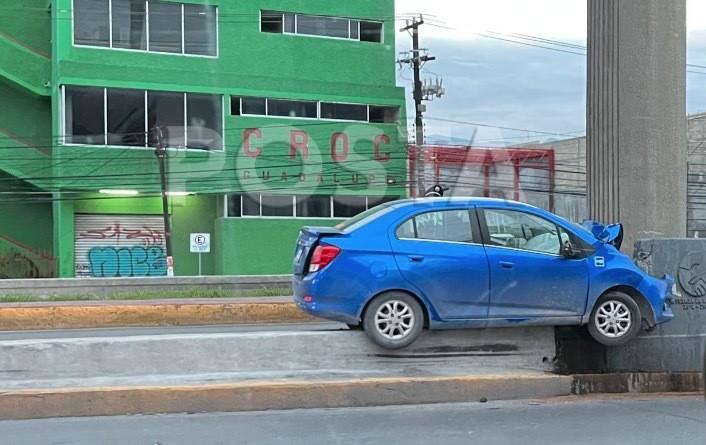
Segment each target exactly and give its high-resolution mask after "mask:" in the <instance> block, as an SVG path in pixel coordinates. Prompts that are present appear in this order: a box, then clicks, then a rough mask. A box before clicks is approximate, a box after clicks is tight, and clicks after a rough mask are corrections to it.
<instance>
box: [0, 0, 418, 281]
mask: <svg viewBox="0 0 706 445" xmlns="http://www.w3.org/2000/svg"><path fill="white" fill-rule="evenodd" d="M4 3H5V4H3V5H0V277H5V278H8V277H13V278H14V277H49V276H57V277H73V276H80V277H119V276H154V275H164V274H165V273H166V255H165V242H164V238H165V236H164V223H163V212H162V208H163V207H162V200H161V191H162V188H161V184H160V175H159V168H158V165H159V164H158V160H157V157H156V156H155V153H156V150H155V147H157V146H160V147H164V146H166V147H167V161H166V182H167V185H166V190H168V195H169V203H168V208H169V214H170V222H171V226H172V236H171V239H172V246H173V254H174V270H175V274H176V275H177V276H180V275H196V274H197V273H198V264H199V261H198V255H197V254H195V253H191V250H192V249H191V242H190V236H191V234H196V233H204V234H209V235H210V241H211V242H210V252H209V253H205V254H203V255H202V258H201V260H202V273H203V274H204V275H211V274H214V275H221V274H224V275H258V274H279V273H288V272H289V270H290V263H291V256H292V251H293V244H294V241H295V239H296V236H297V233H298V231H299V228H300V227H301V226H304V225H334V224H336V223H337V222H339V221H341V220H342V219H344V218H347V217H350V216H352V215H355V214H357V213H359V212H361V211H364V210H365V209H366V208H369V207H372V206H374V205H376V204H377V203H379V202H382V201H385V200H389V199H395V198H398V197H400V196H404V195H405V190H406V187H405V185H406V183H407V161H406V158H407V156H406V154H407V149H406V134H405V127H406V125H405V124H404V122H405V116H404V104H405V98H404V90H403V89H402V88H398V87H396V84H395V58H396V50H395V34H396V29H395V23H394V16H395V13H394V1H393V0H342V1H339V2H332V1H330V0H259V1H231V0H190V2H189V3H186V2H177V1H170V0H169V1H168V0H160V1H152V0H146V1H145V0H22V1H21V2H4Z"/></svg>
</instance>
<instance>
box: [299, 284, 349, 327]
mask: <svg viewBox="0 0 706 445" xmlns="http://www.w3.org/2000/svg"><path fill="white" fill-rule="evenodd" d="M318 275H319V273H314V274H308V275H306V276H301V275H294V277H293V278H292V290H293V293H294V303H295V304H296V305H297V307H299V309H301V310H303V311H304V312H306V313H308V314H310V315H313V316H315V317H320V318H325V319H327V320H333V321H340V322H342V323H347V324H358V323H359V322H360V319H359V318H358V307H357V306H355V305H351V304H344V303H345V301H344V299H342V298H340V297H337V296H333V295H330V294H328V293H325V292H322V291H321V290H320V289H319V288H320V285H319V283H318V281H319V277H318Z"/></svg>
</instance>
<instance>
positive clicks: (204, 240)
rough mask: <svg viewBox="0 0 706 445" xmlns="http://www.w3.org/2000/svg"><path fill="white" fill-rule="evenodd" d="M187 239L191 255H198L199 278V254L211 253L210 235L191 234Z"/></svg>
mask: <svg viewBox="0 0 706 445" xmlns="http://www.w3.org/2000/svg"><path fill="white" fill-rule="evenodd" d="M189 239H190V240H191V253H197V254H198V255H199V276H201V254H204V253H211V234H210V233H192V234H191V236H190V237H189Z"/></svg>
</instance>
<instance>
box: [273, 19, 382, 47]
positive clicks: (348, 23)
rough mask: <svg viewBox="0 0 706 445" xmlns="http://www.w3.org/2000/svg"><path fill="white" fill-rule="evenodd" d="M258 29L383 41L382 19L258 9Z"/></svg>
mask: <svg viewBox="0 0 706 445" xmlns="http://www.w3.org/2000/svg"><path fill="white" fill-rule="evenodd" d="M260 30H261V31H262V32H267V33H275V34H299V35H307V36H316V37H330V38H334V39H349V40H357V41H362V42H377V43H382V41H383V32H382V30H383V24H382V22H374V21H361V20H356V19H348V18H342V17H328V16H321V15H306V14H293V13H287V12H278V11H261V12H260Z"/></svg>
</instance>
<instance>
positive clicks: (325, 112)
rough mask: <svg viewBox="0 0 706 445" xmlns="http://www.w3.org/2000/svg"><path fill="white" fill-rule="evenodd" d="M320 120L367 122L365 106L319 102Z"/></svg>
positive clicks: (366, 108)
mask: <svg viewBox="0 0 706 445" xmlns="http://www.w3.org/2000/svg"><path fill="white" fill-rule="evenodd" d="M321 119H335V120H343V121H362V122H367V121H368V107H367V105H356V104H337V103H326V102H321Z"/></svg>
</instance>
